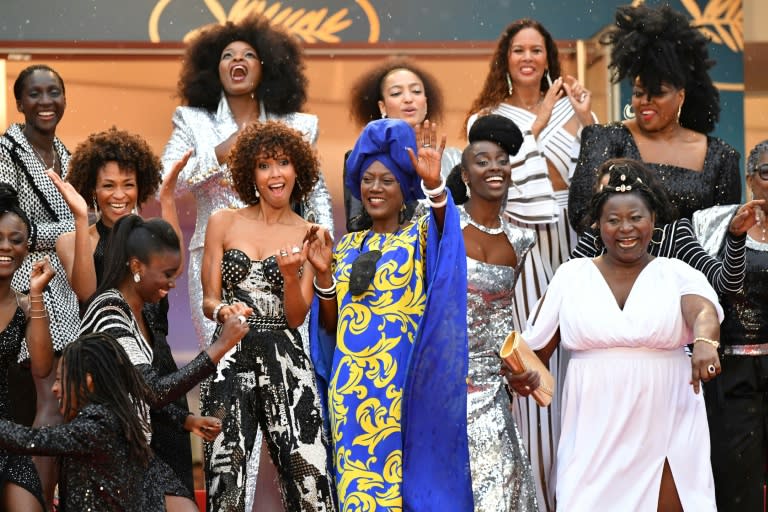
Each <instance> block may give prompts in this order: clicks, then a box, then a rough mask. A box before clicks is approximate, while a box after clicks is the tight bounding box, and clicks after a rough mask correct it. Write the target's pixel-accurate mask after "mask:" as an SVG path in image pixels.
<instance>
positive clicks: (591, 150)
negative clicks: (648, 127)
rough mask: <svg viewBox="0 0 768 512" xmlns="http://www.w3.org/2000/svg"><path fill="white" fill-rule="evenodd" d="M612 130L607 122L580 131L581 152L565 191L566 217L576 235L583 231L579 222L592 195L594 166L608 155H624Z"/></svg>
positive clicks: (585, 212)
mask: <svg viewBox="0 0 768 512" xmlns="http://www.w3.org/2000/svg"><path fill="white" fill-rule="evenodd" d="M615 131H616V129H615V127H611V126H610V125H608V126H604V125H599V124H593V125H590V126H585V127H584V129H583V130H582V132H581V152H580V153H579V160H578V162H577V164H576V170H575V171H574V173H573V179H572V180H571V185H570V188H569V190H568V220H569V221H570V222H571V227H573V229H575V230H576V232H577V233H579V234H581V233H583V232H584V226H583V221H584V218H585V217H586V216H587V210H588V209H589V202H590V201H591V199H592V195H593V194H594V190H595V180H596V178H597V175H596V171H597V168H598V167H600V165H601V164H602V163H603V162H605V161H606V160H607V159H608V158H619V157H622V156H624V155H623V150H622V149H621V148H620V146H619V145H617V144H616V142H615V141H614V136H613V134H614V132H615Z"/></svg>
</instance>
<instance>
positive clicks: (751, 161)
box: [747, 140, 768, 176]
mask: <svg viewBox="0 0 768 512" xmlns="http://www.w3.org/2000/svg"><path fill="white" fill-rule="evenodd" d="M766 153H768V140H764V141H762V142H759V143H758V144H757V145H756V146H755V147H753V148H752V150H751V151H750V152H749V157H748V158H747V176H749V175H750V174H754V173H755V171H756V170H757V166H758V162H759V161H760V157H761V156H762V155H764V154H766Z"/></svg>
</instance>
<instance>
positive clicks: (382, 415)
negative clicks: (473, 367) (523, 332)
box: [311, 201, 472, 512]
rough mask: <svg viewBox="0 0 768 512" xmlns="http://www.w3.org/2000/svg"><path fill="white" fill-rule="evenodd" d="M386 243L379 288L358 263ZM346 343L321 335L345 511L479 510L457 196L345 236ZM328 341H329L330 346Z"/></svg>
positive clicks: (340, 273)
mask: <svg viewBox="0 0 768 512" xmlns="http://www.w3.org/2000/svg"><path fill="white" fill-rule="evenodd" d="M373 250H379V251H381V253H382V255H381V258H380V259H379V260H378V261H377V262H376V265H375V266H376V269H375V274H374V276H373V279H372V282H371V284H370V285H369V286H368V289H367V290H366V291H365V292H363V293H361V294H360V295H355V296H352V295H351V293H350V286H349V283H350V272H351V270H352V264H353V262H354V261H355V260H356V259H357V257H358V256H359V255H360V254H361V253H365V252H369V251H373ZM334 267H335V277H336V280H337V283H338V284H337V288H336V291H337V296H338V297H337V298H338V307H339V310H338V323H337V329H336V337H335V340H332V341H330V342H328V341H325V342H322V341H320V340H321V339H322V336H320V335H318V336H314V337H313V338H312V349H311V351H312V354H313V360H314V361H315V363H316V367H315V368H316V370H317V372H318V379H319V381H320V382H327V383H328V387H327V389H328V396H327V403H326V404H325V405H327V411H328V412H327V416H328V419H329V420H330V431H331V436H332V439H333V449H334V463H335V470H336V491H337V494H338V498H339V505H340V509H341V510H342V511H351V510H366V511H367V512H377V511H397V512H400V511H401V510H472V486H471V481H470V471H469V449H468V446H467V424H466V420H467V418H466V414H467V389H466V377H467V365H468V354H467V324H466V256H465V252H464V241H463V238H462V236H461V228H460V226H459V219H458V212H457V210H456V208H455V206H454V205H453V203H452V202H451V201H449V204H448V207H447V208H446V215H445V221H444V225H443V229H442V231H440V230H438V229H437V226H436V224H435V221H434V218H433V217H432V215H431V213H430V214H429V215H427V216H425V217H422V218H419V219H417V220H415V221H414V222H412V223H410V224H408V225H406V226H404V227H402V228H401V229H400V230H399V231H397V232H396V233H374V232H372V231H370V230H367V231H362V232H357V233H349V234H347V235H345V236H344V237H342V238H341V240H340V241H339V243H338V245H337V246H336V249H335V253H334ZM324 343H325V344H324Z"/></svg>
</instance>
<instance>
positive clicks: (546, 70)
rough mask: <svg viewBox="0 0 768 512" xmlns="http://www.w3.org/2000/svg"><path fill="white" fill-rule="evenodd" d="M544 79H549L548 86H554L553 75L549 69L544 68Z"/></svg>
mask: <svg viewBox="0 0 768 512" xmlns="http://www.w3.org/2000/svg"><path fill="white" fill-rule="evenodd" d="M544 79H546V81H547V86H548V87H552V77H550V76H549V69H545V70H544Z"/></svg>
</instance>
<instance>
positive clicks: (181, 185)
mask: <svg viewBox="0 0 768 512" xmlns="http://www.w3.org/2000/svg"><path fill="white" fill-rule="evenodd" d="M190 108H191V107H177V108H176V111H175V112H174V113H173V132H172V133H171V138H170V139H169V140H168V144H166V146H165V150H164V151H163V159H162V160H163V176H165V175H166V174H168V173H169V172H171V169H172V168H173V164H174V163H176V161H177V160H179V159H181V157H182V156H183V155H184V153H186V152H187V150H188V149H190V148H194V149H195V152H194V153H192V156H190V157H189V161H188V162H187V165H185V166H184V169H182V171H181V173H180V174H179V179H178V182H177V184H176V192H177V194H178V195H182V194H184V193H186V192H190V191H191V190H192V188H193V187H194V186H195V185H198V184H201V183H203V182H205V181H208V180H211V179H214V178H216V179H221V178H222V176H221V173H222V172H224V171H225V170H226V164H221V165H220V164H219V161H218V159H217V158H216V148H215V147H213V146H208V145H204V146H201V145H199V144H197V143H196V141H195V136H194V133H195V132H194V127H193V126H192V125H190V124H189V123H188V122H187V117H186V116H185V113H186V111H187V110H188V109H190ZM213 128H214V127H213V124H211V130H213ZM198 129H199V128H198Z"/></svg>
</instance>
